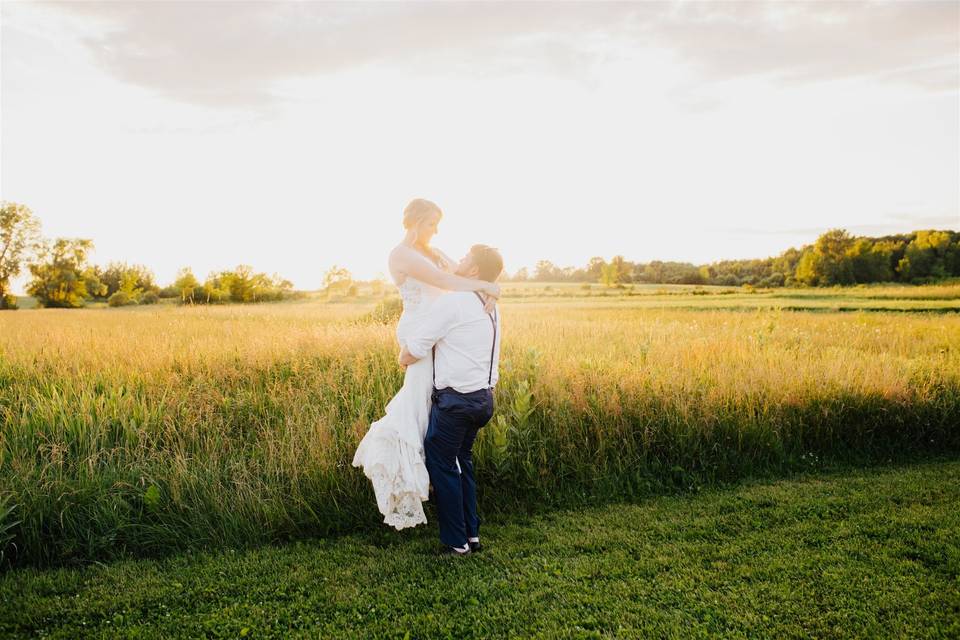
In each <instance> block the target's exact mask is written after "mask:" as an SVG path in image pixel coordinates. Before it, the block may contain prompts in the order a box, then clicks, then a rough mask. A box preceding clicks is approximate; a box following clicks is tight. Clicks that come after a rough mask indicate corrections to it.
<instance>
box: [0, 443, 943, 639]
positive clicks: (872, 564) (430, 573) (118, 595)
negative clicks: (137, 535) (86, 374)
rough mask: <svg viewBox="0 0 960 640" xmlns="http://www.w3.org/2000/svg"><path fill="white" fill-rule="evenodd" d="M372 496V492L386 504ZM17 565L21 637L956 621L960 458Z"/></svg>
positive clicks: (887, 628) (848, 630)
mask: <svg viewBox="0 0 960 640" xmlns="http://www.w3.org/2000/svg"><path fill="white" fill-rule="evenodd" d="M371 508H373V505H371ZM428 517H429V518H430V520H431V522H430V524H429V525H428V526H427V527H420V528H418V529H415V530H412V531H409V530H408V531H404V532H394V531H392V530H389V529H387V528H383V529H381V530H379V531H378V532H376V533H365V534H358V535H354V536H347V537H343V538H338V539H326V540H316V541H307V542H300V543H295V544H288V545H283V546H270V547H263V548H259V549H254V550H244V551H225V552H218V553H203V554H187V555H174V556H171V557H168V558H166V559H163V560H138V561H120V562H116V563H111V564H107V565H93V566H88V567H85V568H70V569H55V570H36V569H22V570H16V571H12V572H8V573H7V574H5V575H2V576H0V607H2V610H0V635H2V636H4V637H37V636H39V637H60V638H79V637H94V638H96V637H122V638H126V637H130V638H134V637H137V638H174V637H224V638H235V637H247V638H267V637H274V638H281V637H304V638H306V637H311V638H316V637H336V638H350V637H355V638H375V637H382V638H481V637H543V638H600V637H615V638H637V637H673V638H695V637H713V636H723V637H731V638H739V637H757V638H791V637H793V638H809V637H820V638H848V637H890V638H903V637H911V638H951V637H952V638H957V637H960V461H956V460H942V461H937V462H928V463H925V464H917V465H911V466H890V467H885V468H875V469H868V470H856V469H846V470H841V471H835V472H832V473H817V472H814V471H811V473H810V474H809V475H806V476H798V477H795V478H792V479H788V480H780V481H754V482H748V483H744V484H741V485H738V486H736V487H733V488H726V489H713V490H709V491H704V492H701V493H699V494H694V493H690V494H683V495H676V496H665V497H659V498H652V499H648V500H644V501H642V502H638V503H635V504H613V505H606V506H597V507H594V508H590V509H585V510H572V511H562V512H553V513H546V514H540V515H535V516H531V517H525V516H516V517H513V518H511V519H509V520H504V521H499V522H492V521H488V522H485V523H484V525H483V529H482V531H481V537H482V538H483V540H484V542H485V544H486V545H488V549H487V550H485V551H484V552H482V553H481V554H477V555H475V556H473V557H469V558H464V559H441V558H437V557H434V556H432V555H431V554H432V552H433V550H434V548H435V545H436V544H437V542H436V539H435V536H436V524H435V517H434V513H433V512H432V511H430V512H429V513H428Z"/></svg>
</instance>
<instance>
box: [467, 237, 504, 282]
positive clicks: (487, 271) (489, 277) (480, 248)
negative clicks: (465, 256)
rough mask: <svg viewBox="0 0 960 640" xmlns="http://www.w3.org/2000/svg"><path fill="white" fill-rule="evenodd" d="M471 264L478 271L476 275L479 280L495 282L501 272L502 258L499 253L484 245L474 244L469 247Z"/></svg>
mask: <svg viewBox="0 0 960 640" xmlns="http://www.w3.org/2000/svg"><path fill="white" fill-rule="evenodd" d="M470 255H471V256H473V263H474V264H475V265H477V268H478V269H480V273H479V274H478V275H479V277H480V279H481V280H486V281H487V282H495V281H496V280H497V278H499V277H500V273H501V272H502V271H503V258H502V257H501V256H500V252H499V251H497V250H496V249H494V248H493V247H488V246H487V245H485V244H475V245H473V246H472V247H470Z"/></svg>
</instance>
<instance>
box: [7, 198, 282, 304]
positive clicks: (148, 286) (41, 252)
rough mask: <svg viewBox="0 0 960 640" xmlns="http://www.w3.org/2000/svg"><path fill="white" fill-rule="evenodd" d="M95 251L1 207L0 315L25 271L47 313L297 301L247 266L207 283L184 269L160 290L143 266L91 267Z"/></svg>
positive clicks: (18, 210) (26, 212)
mask: <svg viewBox="0 0 960 640" xmlns="http://www.w3.org/2000/svg"><path fill="white" fill-rule="evenodd" d="M92 250H93V241H91V240H88V239H81V238H57V239H55V240H48V239H45V238H43V237H41V235H40V222H39V220H37V218H36V217H35V216H34V215H33V213H32V212H31V211H30V209H29V208H27V207H25V206H23V205H20V204H14V203H8V202H4V203H0V309H16V308H17V298H16V296H14V295H12V293H11V292H10V282H11V280H12V279H13V278H15V277H16V276H18V275H19V274H20V273H21V272H22V271H23V270H24V269H26V270H27V271H29V273H30V276H31V279H30V281H29V283H28V284H27V293H28V294H29V295H31V296H34V297H35V298H36V299H37V302H38V304H40V305H41V306H43V307H60V308H77V307H82V306H84V305H86V304H87V303H88V302H106V303H107V304H108V305H110V306H112V307H120V306H127V305H134V304H155V303H157V302H158V301H159V300H160V299H161V298H176V299H178V300H180V302H183V303H188V304H218V303H226V302H265V301H271V300H282V299H285V298H289V297H293V296H295V295H296V292H294V290H293V283H292V282H290V281H289V280H286V279H284V278H281V277H280V276H278V275H273V276H268V275H266V274H265V273H257V272H256V271H254V270H253V268H252V267H251V266H249V265H239V266H238V267H237V268H235V269H233V270H226V271H219V272H214V273H211V274H210V275H209V276H208V277H207V279H206V280H205V281H204V282H203V283H201V282H200V281H199V280H197V278H196V277H195V276H194V275H193V272H192V271H191V270H190V268H189V267H188V268H184V269H181V270H180V272H179V273H178V274H177V278H176V280H175V281H174V282H173V284H171V285H169V286H167V287H163V288H161V287H160V286H159V285H157V283H156V282H155V280H154V276H153V273H152V272H151V271H150V270H149V269H147V268H146V267H145V266H143V265H138V264H135V265H128V264H126V263H123V262H111V263H110V264H108V265H106V266H105V267H101V266H98V265H91V264H89V262H88V257H89V254H90V252H91V251H92Z"/></svg>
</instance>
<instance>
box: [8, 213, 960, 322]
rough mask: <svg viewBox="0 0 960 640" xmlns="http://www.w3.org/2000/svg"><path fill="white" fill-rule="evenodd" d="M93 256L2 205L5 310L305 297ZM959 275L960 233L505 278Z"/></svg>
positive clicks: (811, 281)
mask: <svg viewBox="0 0 960 640" xmlns="http://www.w3.org/2000/svg"><path fill="white" fill-rule="evenodd" d="M92 250H93V242H92V241H91V240H87V239H78V238H57V239H55V240H48V239H45V238H43V237H41V235H40V222H39V220H38V219H37V218H36V217H35V216H34V215H33V213H32V212H31V211H30V209H29V208H27V207H25V206H23V205H20V204H15V203H9V202H2V203H0V309H15V308H16V307H17V299H16V296H14V295H12V293H11V292H10V282H11V280H12V279H13V278H15V277H17V276H18V275H19V274H20V273H21V272H22V271H23V270H24V269H26V270H27V271H29V273H30V275H31V280H30V282H29V283H28V285H27V293H28V294H29V295H31V296H34V297H35V298H36V299H37V302H38V303H39V304H40V305H42V306H44V307H66V308H75V307H81V306H84V305H85V304H86V303H88V302H91V301H99V302H106V303H107V304H109V305H110V306H126V305H133V304H154V303H156V302H158V301H159V300H160V299H161V298H176V299H178V300H179V301H180V302H182V303H187V304H218V303H227V302H264V301H272V300H282V299H286V298H290V297H294V296H296V295H299V294H298V293H297V292H295V291H294V290H293V283H291V282H290V281H289V280H286V279H284V278H281V277H280V276H278V275H276V274H274V275H272V276H268V275H266V274H265V273H258V272H256V271H254V269H253V268H252V267H250V266H249V265H239V266H237V267H236V268H235V269H233V270H226V271H220V272H214V273H211V274H209V276H208V277H207V278H206V280H204V281H203V282H202V283H201V282H200V281H199V280H198V279H197V278H196V276H194V274H193V272H192V271H191V270H190V269H189V268H184V269H181V270H180V272H179V273H178V274H177V278H176V280H175V281H174V282H173V283H172V284H171V285H169V286H166V287H163V288H161V287H160V286H159V285H157V283H156V282H155V281H154V276H153V273H152V272H151V271H150V270H149V269H147V268H146V267H144V266H143V265H137V264H135V265H128V264H126V263H122V262H111V263H110V264H108V265H106V266H104V267H101V266H97V265H91V264H89V263H88V256H89V253H90V252H91V251H92ZM958 276H960V232H957V231H935V230H926V231H914V232H912V233H906V234H895V235H887V236H882V237H877V238H873V237H865V236H852V235H850V234H849V233H848V232H847V231H846V230H844V229H831V230H830V231H827V232H826V233H824V234H822V235H821V236H820V237H819V238H817V240H816V242H814V243H813V244H811V245H805V246H803V247H801V248H799V249H796V248H790V249H787V250H786V251H784V252H783V253H781V254H780V255H778V256H774V257H769V258H763V259H752V260H721V261H719V262H713V263H710V264H704V265H695V264H693V263H689V262H664V261H659V260H654V261H652V262H646V263H644V262H631V261H629V260H627V259H625V258H624V257H623V256H615V257H614V258H612V259H611V260H610V261H609V262H608V261H607V260H605V259H604V258H601V257H595V258H591V259H590V261H589V262H588V263H587V264H586V265H585V266H583V267H580V268H576V267H558V266H556V265H554V264H553V263H552V262H550V261H548V260H541V261H539V262H537V264H536V266H535V268H534V269H533V273H532V274H531V273H530V271H529V270H528V269H527V268H526V267H524V268H522V269H520V270H518V271H517V272H516V273H514V274H513V275H512V276H510V277H507V276H504V277H502V278H501V279H502V280H504V281H508V282H523V281H534V282H599V283H602V284H605V285H607V286H619V285H623V284H626V283H651V284H710V285H726V286H739V285H752V286H758V287H783V286H787V287H792V286H831V285H853V284H867V283H877V282H900V283H910V284H924V283H929V282H935V281H938V280H942V279H945V278H950V277H958ZM374 285H380V288H381V289H382V288H383V286H384V283H382V282H381V281H375V282H374ZM324 286H325V288H326V290H327V291H328V292H329V293H331V294H334V293H339V294H340V295H355V294H356V284H355V283H354V282H353V279H352V276H351V275H350V272H349V271H347V270H346V269H344V268H340V267H337V266H336V265H334V266H333V267H332V268H331V269H330V270H329V271H327V273H326V275H325V277H324ZM376 288H377V287H376V286H374V289H376ZM381 293H382V291H381Z"/></svg>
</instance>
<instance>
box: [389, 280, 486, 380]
mask: <svg viewBox="0 0 960 640" xmlns="http://www.w3.org/2000/svg"><path fill="white" fill-rule="evenodd" d="M425 315H426V318H425V320H424V321H423V322H422V323H420V326H419V327H418V328H416V329H415V330H413V331H412V332H411V335H410V336H409V337H408V338H407V342H406V347H407V351H409V352H410V355H412V356H413V357H414V358H417V359H420V358H429V357H430V351H431V350H432V349H433V346H434V345H436V346H437V351H436V360H435V362H434V384H433V386H434V387H436V388H437V389H444V388H446V387H451V388H453V389H454V390H455V391H459V392H460V393H470V392H471V391H477V390H479V389H486V388H487V387H488V386H490V387H492V386H494V385H496V384H497V379H498V378H499V375H498V373H497V367H498V366H499V364H500V313H499V310H497V311H496V312H495V313H494V314H492V315H493V316H495V317H496V324H497V331H496V344H495V345H494V344H493V341H494V331H493V323H492V322H491V321H490V318H491V316H490V315H488V314H487V313H485V312H484V310H483V303H482V302H480V299H479V298H478V297H477V296H476V295H475V294H474V293H472V292H469V291H454V292H451V293H447V294H444V295H442V296H440V297H439V298H437V299H436V300H435V301H434V302H433V304H432V305H430V308H429V310H428V311H427V312H426V314H425ZM491 346H492V347H493V374H492V378H491V381H490V384H489V385H488V384H487V379H488V376H490V373H491V372H490V351H491Z"/></svg>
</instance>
